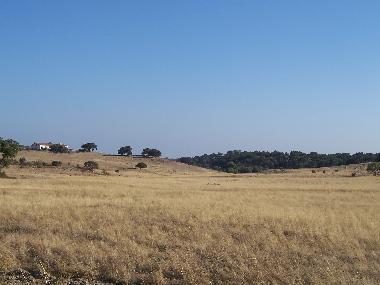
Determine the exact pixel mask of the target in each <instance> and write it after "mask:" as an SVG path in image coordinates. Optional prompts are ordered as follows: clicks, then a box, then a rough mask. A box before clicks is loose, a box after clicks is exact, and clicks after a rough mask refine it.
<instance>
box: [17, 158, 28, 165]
mask: <svg viewBox="0 0 380 285" xmlns="http://www.w3.org/2000/svg"><path fill="white" fill-rule="evenodd" d="M18 163H19V164H20V165H21V166H25V165H27V161H26V158H25V157H20V159H19V160H18Z"/></svg>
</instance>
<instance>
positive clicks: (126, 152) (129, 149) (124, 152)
mask: <svg viewBox="0 0 380 285" xmlns="http://www.w3.org/2000/svg"><path fill="white" fill-rule="evenodd" d="M117 153H118V154H120V155H126V156H131V155H132V147H131V146H129V145H127V146H122V147H121V148H119V150H118V151H117Z"/></svg>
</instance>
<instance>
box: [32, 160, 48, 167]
mask: <svg viewBox="0 0 380 285" xmlns="http://www.w3.org/2000/svg"><path fill="white" fill-rule="evenodd" d="M31 165H32V166H33V167H37V168H42V167H46V166H49V165H48V164H47V163H46V162H44V161H42V160H37V161H32V162H31Z"/></svg>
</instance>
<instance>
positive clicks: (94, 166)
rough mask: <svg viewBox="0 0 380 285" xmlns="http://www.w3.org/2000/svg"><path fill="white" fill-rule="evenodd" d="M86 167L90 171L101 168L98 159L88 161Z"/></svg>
mask: <svg viewBox="0 0 380 285" xmlns="http://www.w3.org/2000/svg"><path fill="white" fill-rule="evenodd" d="M84 168H85V169H87V170H89V171H94V170H95V169H98V168H99V165H98V163H97V162H96V161H92V160H90V161H86V162H85V163H84Z"/></svg>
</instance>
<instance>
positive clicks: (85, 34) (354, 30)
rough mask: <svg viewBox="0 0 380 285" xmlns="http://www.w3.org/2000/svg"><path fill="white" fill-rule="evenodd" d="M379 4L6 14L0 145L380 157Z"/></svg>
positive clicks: (31, 4)
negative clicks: (0, 142) (3, 141)
mask: <svg viewBox="0 0 380 285" xmlns="http://www.w3.org/2000/svg"><path fill="white" fill-rule="evenodd" d="M379 11H380V2H378V1H360V2H357V1H333V3H332V1H318V2H315V3H311V2H309V3H306V2H303V1H286V2H280V1H270V2H261V1H207V2H205V1H188V2H178V1H138V2H132V1H112V2H105V1H65V2H48V1H17V2H16V1H1V4H0V35H1V44H0V110H1V111H0V112H1V113H0V114H1V116H0V137H4V138H13V139H16V140H17V141H19V142H20V143H22V144H25V145H30V144H32V143H33V142H35V141H53V142H63V143H66V144H68V145H70V146H71V147H74V148H78V147H80V145H81V144H83V143H86V142H95V143H96V144H97V145H98V146H99V151H103V152H108V153H116V152H117V150H118V148H119V147H120V146H123V145H131V146H132V147H133V151H134V153H138V152H140V151H141V149H142V148H144V147H152V148H158V149H160V150H161V151H162V154H163V156H168V157H180V156H193V155H201V154H204V153H216V152H226V151H228V150H234V149H240V150H247V151H250V150H267V151H273V150H278V151H284V152H288V151H291V150H300V151H303V152H307V153H308V152H311V151H316V152H319V153H337V152H348V153H355V152H373V153H375V152H379V151H380V149H379V146H380V134H379V132H377V130H378V124H379V122H380V112H379V106H380V80H379V78H380V57H379V51H380V17H379V16H378V12H379Z"/></svg>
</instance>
